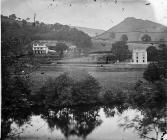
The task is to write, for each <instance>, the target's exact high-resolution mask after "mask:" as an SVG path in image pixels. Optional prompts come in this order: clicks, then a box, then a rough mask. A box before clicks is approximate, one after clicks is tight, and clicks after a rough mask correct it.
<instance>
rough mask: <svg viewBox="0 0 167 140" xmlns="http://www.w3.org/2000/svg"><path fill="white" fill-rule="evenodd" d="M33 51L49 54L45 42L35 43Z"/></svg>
mask: <svg viewBox="0 0 167 140" xmlns="http://www.w3.org/2000/svg"><path fill="white" fill-rule="evenodd" d="M32 49H33V52H34V54H48V51H49V49H48V47H47V46H46V43H43V42H37V43H34V44H33V48H32Z"/></svg>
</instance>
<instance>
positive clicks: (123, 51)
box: [111, 34, 131, 61]
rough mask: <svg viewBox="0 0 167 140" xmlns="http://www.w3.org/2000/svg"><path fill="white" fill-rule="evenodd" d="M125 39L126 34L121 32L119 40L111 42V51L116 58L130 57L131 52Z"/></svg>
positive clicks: (123, 59) (122, 59)
mask: <svg viewBox="0 0 167 140" xmlns="http://www.w3.org/2000/svg"><path fill="white" fill-rule="evenodd" d="M127 41H128V37H127V35H126V34H123V35H122V36H121V38H120V41H117V42H115V43H113V44H112V48H111V52H112V53H113V54H114V56H115V58H116V60H118V61H125V60H126V59H129V58H131V52H130V51H129V48H128V45H127Z"/></svg>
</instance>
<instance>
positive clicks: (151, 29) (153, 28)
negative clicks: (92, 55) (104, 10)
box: [93, 17, 167, 42]
mask: <svg viewBox="0 0 167 140" xmlns="http://www.w3.org/2000/svg"><path fill="white" fill-rule="evenodd" d="M123 34H126V35H127V36H128V41H140V40H141V37H142V36H143V35H144V34H148V35H149V36H151V39H152V41H159V40H161V39H163V40H166V41H167V27H166V26H163V25H161V24H158V23H155V22H152V21H149V20H142V19H136V18H133V17H129V18H126V19H125V20H123V21H122V22H121V23H119V24H117V25H116V26H114V27H112V28H110V29H109V30H107V31H106V32H104V33H102V34H100V35H98V36H96V37H94V38H93V39H95V40H105V41H110V42H115V41H119V40H120V37H121V36H122V35H123Z"/></svg>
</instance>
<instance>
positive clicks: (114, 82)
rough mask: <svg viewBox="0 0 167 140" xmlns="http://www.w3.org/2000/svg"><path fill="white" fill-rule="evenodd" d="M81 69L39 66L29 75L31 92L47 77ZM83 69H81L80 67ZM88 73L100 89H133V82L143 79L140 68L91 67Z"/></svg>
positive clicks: (40, 85)
mask: <svg viewBox="0 0 167 140" xmlns="http://www.w3.org/2000/svg"><path fill="white" fill-rule="evenodd" d="M73 70H81V69H79V68H78V67H77V68H75V69H68V68H63V69H60V68H58V69H57V70H55V68H54V69H52V68H50V67H45V68H41V69H39V70H37V71H35V72H33V73H32V74H31V75H30V77H31V81H32V94H35V92H36V91H38V90H39V88H40V87H42V86H43V85H44V84H45V82H46V81H47V80H48V79H49V78H56V77H57V76H59V75H61V74H62V73H64V72H68V71H73ZM82 70H83V69H82ZM84 71H87V72H88V73H89V74H91V75H92V76H94V77H95V78H96V79H97V80H98V81H99V83H100V85H101V86H102V89H104V90H108V89H121V90H133V88H134V86H135V83H136V82H137V81H138V80H143V71H142V70H128V71H127V70H126V71H102V70H101V71H95V70H93V69H92V68H90V71H89V69H88V68H87V69H86V70H85V69H84Z"/></svg>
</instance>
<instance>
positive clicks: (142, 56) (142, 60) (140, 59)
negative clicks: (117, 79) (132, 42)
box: [132, 48, 147, 64]
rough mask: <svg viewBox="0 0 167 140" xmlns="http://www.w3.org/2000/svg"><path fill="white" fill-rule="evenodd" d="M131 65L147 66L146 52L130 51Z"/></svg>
mask: <svg viewBox="0 0 167 140" xmlns="http://www.w3.org/2000/svg"><path fill="white" fill-rule="evenodd" d="M132 64H147V51H146V49H139V48H137V49H133V51H132Z"/></svg>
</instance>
